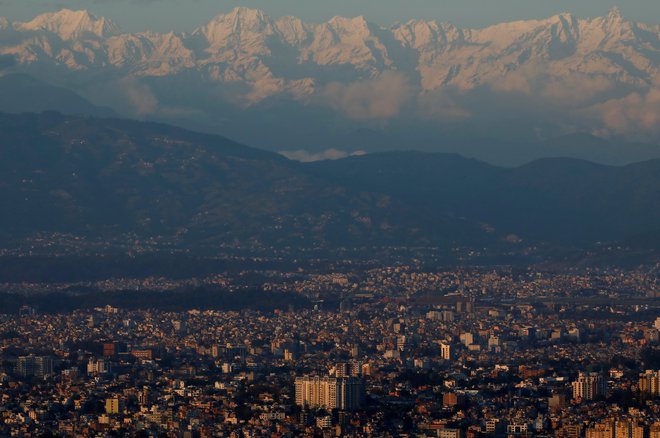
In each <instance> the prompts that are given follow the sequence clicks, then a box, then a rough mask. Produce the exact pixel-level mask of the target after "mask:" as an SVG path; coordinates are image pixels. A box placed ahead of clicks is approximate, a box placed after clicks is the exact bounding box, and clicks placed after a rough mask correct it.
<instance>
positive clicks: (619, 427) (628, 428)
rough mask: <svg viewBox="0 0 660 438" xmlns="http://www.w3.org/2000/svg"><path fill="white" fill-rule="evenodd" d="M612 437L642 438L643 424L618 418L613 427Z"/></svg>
mask: <svg viewBox="0 0 660 438" xmlns="http://www.w3.org/2000/svg"><path fill="white" fill-rule="evenodd" d="M614 438H644V426H641V425H639V424H637V422H635V421H632V420H618V421H617V422H616V426H615V428H614Z"/></svg>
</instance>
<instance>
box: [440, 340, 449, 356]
mask: <svg viewBox="0 0 660 438" xmlns="http://www.w3.org/2000/svg"><path fill="white" fill-rule="evenodd" d="M451 350H452V348H451V345H450V344H446V343H444V342H443V343H442V344H440V357H441V358H443V359H444V360H451V359H452V351H451Z"/></svg>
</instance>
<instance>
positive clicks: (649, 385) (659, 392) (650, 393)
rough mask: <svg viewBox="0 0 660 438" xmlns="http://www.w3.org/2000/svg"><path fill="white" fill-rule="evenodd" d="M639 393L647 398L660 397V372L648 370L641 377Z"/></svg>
mask: <svg viewBox="0 0 660 438" xmlns="http://www.w3.org/2000/svg"><path fill="white" fill-rule="evenodd" d="M638 386H639V392H640V393H641V394H642V396H644V397H646V398H655V397H660V371H652V370H646V372H645V373H643V374H640V375H639V385H638Z"/></svg>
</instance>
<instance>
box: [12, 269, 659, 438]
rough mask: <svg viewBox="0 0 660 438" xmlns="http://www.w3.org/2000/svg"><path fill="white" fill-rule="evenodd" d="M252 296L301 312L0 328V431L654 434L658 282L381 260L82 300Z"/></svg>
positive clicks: (20, 323)
mask: <svg viewBox="0 0 660 438" xmlns="http://www.w3.org/2000/svg"><path fill="white" fill-rule="evenodd" d="M257 283H258V284H259V285H260V290H261V291H262V293H263V294H264V295H263V297H264V298H263V299H268V298H267V297H270V296H272V295H266V294H276V295H277V294H294V295H297V296H300V297H301V301H299V302H296V304H295V305H294V304H289V305H282V306H276V307H279V308H271V309H267V310H261V309H262V308H261V307H258V306H244V308H242V309H231V310H226V309H222V308H221V306H220V307H218V306H215V308H213V306H202V307H200V308H194V305H191V304H186V303H185V302H182V303H181V308H180V309H177V310H169V309H167V310H165V309H162V308H159V305H158V303H157V302H156V303H153V305H152V306H150V308H142V309H135V308H122V307H120V306H116V305H115V306H113V305H102V306H97V307H95V308H83V306H81V308H80V309H78V310H74V311H71V312H60V313H53V312H46V311H45V309H40V308H39V307H38V306H28V305H23V306H22V307H21V308H20V309H18V311H17V312H12V313H7V314H4V315H2V316H0V337H1V341H0V355H1V360H2V362H1V363H0V364H1V365H0V366H1V371H0V390H1V391H0V393H1V394H2V401H1V403H0V418H1V419H2V422H0V435H2V436H81V437H82V436H125V435H131V436H176V437H178V436H185V437H204V436H233V437H257V436H273V437H277V436H279V437H285V436H310V437H314V436H401V437H405V436H409V437H412V436H418V437H425V436H427V437H430V436H438V437H444V438H455V437H456V438H458V437H476V436H530V435H538V436H561V437H576V438H579V437H586V438H606V437H607V438H621V437H627V438H644V437H649V438H657V437H658V436H660V435H659V434H660V398H659V397H660V373H659V372H658V370H659V369H660V350H659V348H658V345H659V330H660V316H659V312H658V301H657V299H656V296H657V293H658V288H659V284H658V278H657V268H656V269H644V270H636V271H623V270H616V269H613V270H593V271H581V272H578V271H574V272H570V271H569V272H562V273H558V272H554V273H553V272H541V271H534V270H513V269H509V268H499V269H477V268H472V269H467V268H466V269H453V270H438V271H432V270H428V269H421V268H420V267H419V266H415V265H397V266H393V267H388V268H376V269H374V268H369V269H355V270H354V271H344V272H341V273H338V272H332V273H323V272H305V271H304V270H302V269H300V270H296V271H293V272H284V271H276V270H263V271H257V272H252V271H251V272H247V271H238V272H226V273H222V274H216V275H213V276H209V277H205V278H194V279H186V280H167V279H166V278H148V279H129V278H123V279H109V280H104V281H99V282H93V283H85V284H84V286H85V287H88V288H93V289H96V290H99V291H102V294H103V295H101V296H104V297H107V298H108V302H112V300H111V298H112V297H113V295H115V294H116V291H120V290H122V291H126V290H130V291H132V294H134V295H139V294H141V293H145V292H144V291H147V290H149V291H155V292H157V293H161V294H163V296H165V295H166V294H168V293H176V292H173V291H177V290H178V289H181V288H186V287H191V285H195V286H198V287H199V286H208V285H214V286H215V287H219V288H222V289H223V290H225V291H228V293H230V294H238V295H240V294H243V293H245V291H246V290H247V289H248V288H251V287H254V285H255V284H257ZM72 286H74V285H72V284H61V285H49V289H48V290H49V291H51V292H52V290H53V288H54V289H59V290H66V288H67V287H72ZM77 286H78V287H79V286H81V285H80V284H77ZM43 287H44V286H43V285H39V284H28V283H19V284H3V285H2V290H3V291H4V292H5V294H19V295H20V294H21V293H22V294H23V295H37V296H39V294H43V293H44V291H43V290H40V288H41V289H43ZM20 290H23V292H20ZM74 298H75V296H74ZM80 299H82V297H80ZM183 301H185V300H183ZM255 304H256V303H255Z"/></svg>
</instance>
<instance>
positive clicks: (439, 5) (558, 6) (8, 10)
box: [0, 0, 660, 31]
mask: <svg viewBox="0 0 660 438" xmlns="http://www.w3.org/2000/svg"><path fill="white" fill-rule="evenodd" d="M615 5H616V6H619V8H620V9H621V11H622V13H623V15H625V16H626V17H628V18H630V19H633V20H636V21H642V22H646V23H649V24H658V23H660V1H659V0H405V1H404V0H241V1H228V0H0V16H4V17H7V18H9V19H10V20H27V19H29V18H32V17H33V16H35V15H38V14H39V13H41V12H45V11H53V10H58V9H61V8H63V7H68V8H71V9H87V10H89V11H90V12H93V13H94V14H96V15H102V16H106V17H108V18H111V19H112V20H114V21H116V22H117V24H119V25H120V26H121V27H122V28H123V29H124V30H126V31H139V30H158V31H162V30H175V31H189V30H193V29H194V28H196V27H198V26H199V25H201V24H203V23H206V22H207V21H208V20H209V18H211V17H213V16H215V15H217V14H219V13H224V12H228V11H229V10H231V9H232V8H233V7H235V6H248V7H255V8H260V9H263V10H265V11H266V12H268V13H269V14H270V15H272V16H274V17H279V16H283V15H295V16H298V17H301V18H303V19H305V20H308V21H316V22H320V21H325V20H327V19H329V18H331V17H333V16H335V15H344V16H355V15H364V16H366V17H367V19H369V20H370V21H372V22H375V23H378V24H381V25H389V24H391V23H393V22H394V21H396V20H408V19H410V18H435V19H439V20H440V21H450V22H452V23H454V24H456V25H459V26H462V27H480V26H484V25H488V24H492V23H496V22H501V21H508V20H515V19H525V18H545V17H549V16H551V15H554V14H557V13H559V12H572V13H574V14H576V15H578V16H580V17H593V16H598V15H604V14H606V13H607V11H608V9H609V8H610V7H612V6H615Z"/></svg>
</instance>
